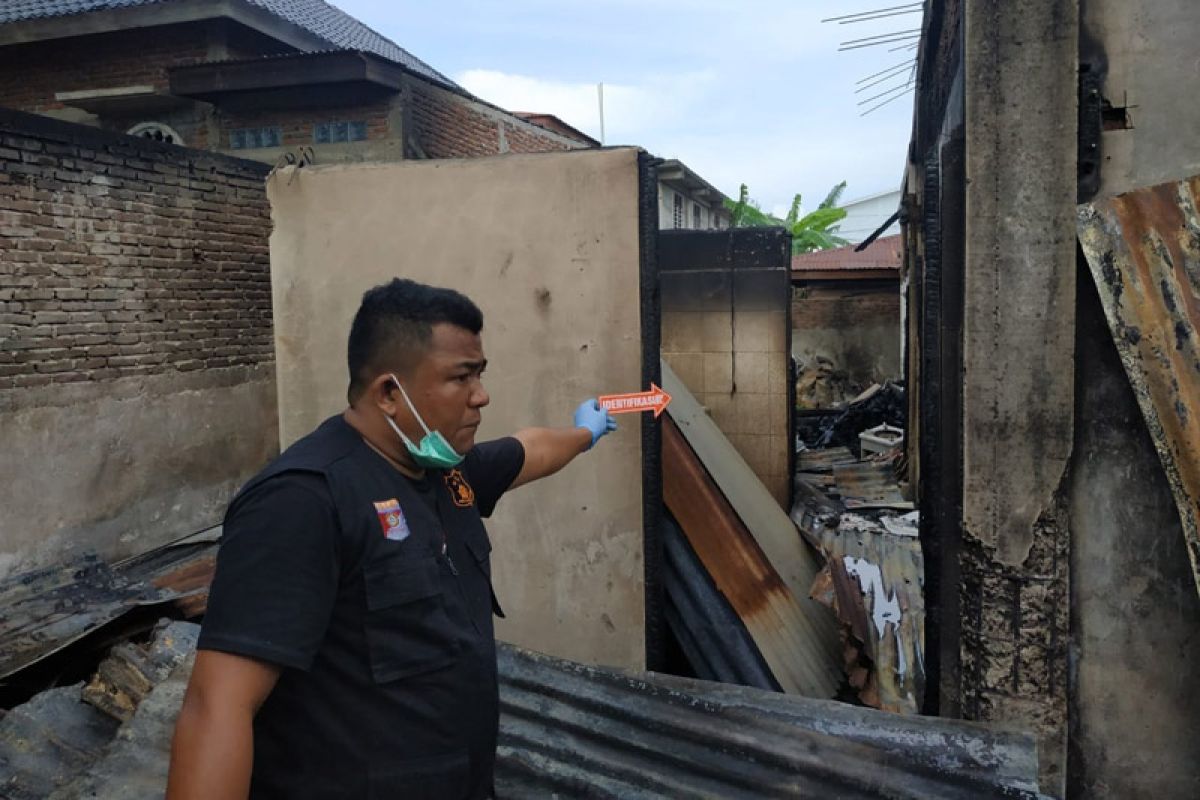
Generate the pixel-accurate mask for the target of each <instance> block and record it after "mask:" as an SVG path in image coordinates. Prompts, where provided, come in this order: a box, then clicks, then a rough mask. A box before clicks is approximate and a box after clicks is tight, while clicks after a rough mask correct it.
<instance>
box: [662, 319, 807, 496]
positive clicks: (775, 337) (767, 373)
mask: <svg viewBox="0 0 1200 800" xmlns="http://www.w3.org/2000/svg"><path fill="white" fill-rule="evenodd" d="M787 328H788V318H787V313H786V312H785V311H757V310H756V311H737V310H734V311H664V312H663V317H662V354H663V358H665V359H666V361H667V363H668V364H670V365H671V369H673V370H675V372H676V374H677V375H678V376H679V379H680V380H681V381H683V383H684V384H685V385H686V386H687V387H688V388H689V389H690V390H691V391H692V394H694V395H695V396H696V399H697V400H699V401H700V403H701V404H702V405H704V406H705V407H706V408H707V409H708V412H709V414H710V415H711V416H712V418H713V421H714V422H716V423H717V427H719V428H720V429H721V431H722V432H723V433H724V434H725V435H726V436H727V437H729V440H730V441H731V442H732V443H733V446H734V447H735V448H737V451H738V452H739V453H740V454H741V455H742V457H743V458H744V459H746V463H747V464H749V465H750V468H751V469H753V470H754V473H755V474H756V475H758V477H759V479H760V480H762V482H763V483H764V484H765V485H766V487H767V488H768V489H769V490H770V491H771V494H772V495H773V496H774V497H775V499H776V500H778V501H779V503H780V505H781V506H786V504H787V501H788V481H789V476H788V446H789V435H788V386H787V376H788V352H787Z"/></svg>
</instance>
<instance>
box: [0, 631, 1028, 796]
mask: <svg viewBox="0 0 1200 800" xmlns="http://www.w3.org/2000/svg"><path fill="white" fill-rule="evenodd" d="M172 630H174V634H173V635H175V637H176V639H178V640H179V641H185V640H187V641H192V640H194V637H195V631H196V626H194V625H188V624H187V623H175V624H174V625H173V626H172V628H171V629H168V631H172ZM191 665H192V659H191V658H190V657H189V658H185V660H184V661H183V662H182V663H180V664H179V666H177V667H176V668H175V669H174V670H173V671H172V672H171V673H170V675H169V676H168V677H167V678H166V679H165V680H162V681H161V682H159V683H158V684H157V685H156V686H155V687H154V689H153V690H152V691H151V692H150V693H149V695H148V696H147V697H146V699H145V700H144V701H143V702H142V703H141V704H140V705H139V707H138V709H137V713H136V714H135V715H134V716H133V718H132V719H131V720H130V721H129V722H127V723H125V724H124V725H123V726H122V727H121V728H120V730H119V732H118V731H116V729H115V724H114V723H113V722H112V721H111V720H109V719H108V718H107V717H105V716H104V715H102V714H100V713H99V712H97V711H96V710H95V709H92V708H90V707H89V706H86V705H84V704H81V703H79V702H78V700H77V698H78V692H79V689H78V687H68V688H65V689H55V690H51V691H49V692H45V693H43V694H42V695H39V696H38V697H36V698H34V700H33V701H31V702H30V703H29V704H26V706H23V707H21V708H19V709H16V710H14V711H13V712H12V713H10V714H9V715H8V717H7V718H6V719H5V720H0V748H2V747H3V743H4V736H5V735H6V733H7V732H8V731H10V730H12V729H14V728H19V726H20V725H24V724H26V722H25V721H26V720H27V719H30V718H33V719H35V720H42V722H39V723H38V725H37V726H35V727H34V729H33V734H34V736H33V737H32V738H30V737H26V739H24V740H22V741H24V742H25V744H26V749H29V744H33V745H35V749H39V754H38V756H37V757H36V758H27V759H26V760H25V762H24V765H25V766H27V767H29V768H30V769H27V770H25V771H24V772H23V773H22V777H21V779H20V780H19V781H9V783H8V784H7V785H5V786H4V788H5V789H6V790H9V789H11V787H13V786H17V787H22V791H23V792H24V793H16V794H13V796H14V797H17V798H20V800H25V798H33V797H47V796H49V797H50V798H52V800H82V799H83V798H104V799H106V800H151V799H152V798H161V797H162V794H163V790H164V788H165V780H166V774H167V768H168V764H169V758H170V754H169V749H170V742H171V731H172V728H173V725H174V721H175V718H176V716H177V715H178V711H179V707H180V704H181V702H182V699H183V694H184V689H185V687H186V685H187V680H188V677H189V674H190V670H191ZM498 667H499V674H500V706H501V716H500V740H499V746H498V748H497V767H496V785H497V796H498V797H502V798H527V797H529V798H533V797H537V798H555V797H563V798H568V797H569V798H576V797H588V798H614V799H615V798H621V800H626V799H629V798H676V797H689V798H691V797H695V798H751V797H753V798H759V797H844V798H853V797H863V798H879V797H890V798H938V797H945V798H983V797H1037V796H1038V795H1037V793H1036V775H1037V751H1036V744H1035V740H1034V738H1033V737H1032V736H1030V735H1026V734H1021V733H1013V732H1006V731H998V730H992V729H990V728H988V727H985V726H981V725H973V724H970V723H963V722H956V721H950V720H938V719H927V718H910V717H900V716H897V715H893V714H885V713H883V712H878V711H872V710H870V709H865V708H857V707H854V706H848V705H844V704H840V703H835V702H830V701H820V700H811V699H808V698H800V697H795V696H788V695H782V694H778V693H775V692H764V691H761V690H758V689H751V688H746V687H738V686H730V685H728V684H720V683H709V682H706V681H696V680H688V679H683V678H674V677H670V676H664V675H656V674H653V673H633V674H631V673H624V672H618V671H616V670H610V669H604V668H599V667H588V666H584V665H581V664H575V663H571V662H568V661H562V660H560V659H555V658H551V657H549V656H543V655H539V654H536V653H531V652H528V651H524V650H520V649H518V648H514V647H511V646H508V645H503V644H501V645H500V646H499V654H498ZM52 705H54V706H55V708H54V710H53V712H52V713H47V712H46V710H45V709H46V708H48V707H49V706H52ZM47 719H49V720H51V721H52V723H51V724H45V723H44V720H47ZM88 726H91V730H86V731H84V732H83V733H80V732H79V731H80V729H81V727H82V728H87V727H88ZM73 731H74V732H73ZM55 737H58V738H59V739H61V740H62V742H64V743H67V744H69V745H70V747H61V748H57V749H47V748H44V747H42V745H43V744H44V743H45V742H49V741H51V740H54V739H55ZM3 753H4V751H3V750H2V749H0V757H3ZM3 763H5V762H0V764H3ZM38 781H40V782H38ZM56 787H57V788H56ZM35 789H36V791H38V792H41V793H40V794H35V793H31V791H26V790H35Z"/></svg>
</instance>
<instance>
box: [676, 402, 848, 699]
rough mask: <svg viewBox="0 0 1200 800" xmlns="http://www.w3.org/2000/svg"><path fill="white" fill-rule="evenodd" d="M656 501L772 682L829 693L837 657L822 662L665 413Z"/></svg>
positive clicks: (766, 564) (784, 593)
mask: <svg viewBox="0 0 1200 800" xmlns="http://www.w3.org/2000/svg"><path fill="white" fill-rule="evenodd" d="M663 500H664V501H665V502H666V505H667V508H668V509H670V511H671V515H672V516H673V517H674V518H675V519H676V520H677V521H678V522H679V526H680V528H681V529H682V530H683V533H684V535H685V536H686V537H687V540H688V542H689V543H690V544H691V546H692V548H693V549H694V550H695V552H696V555H697V556H699V558H700V561H701V563H702V564H703V565H704V568H705V570H706V571H707V572H708V574H709V575H711V576H712V579H713V583H715V584H716V586H717V588H718V589H719V590H720V592H721V594H723V595H724V596H725V597H726V598H727V599H728V600H729V604H730V605H731V606H732V607H733V610H734V611H735V612H736V613H737V615H738V617H739V618H740V619H741V620H742V623H743V624H744V625H745V626H746V630H747V631H748V632H749V633H750V636H751V638H753V639H754V643H755V644H756V645H757V647H758V650H759V652H760V653H762V657H763V660H764V661H766V663H767V666H768V667H769V668H770V670H771V675H772V677H774V679H775V680H776V681H777V682H778V684H779V686H780V687H781V688H782V689H783V690H784V691H785V692H794V693H798V694H804V695H808V696H810V697H833V695H834V692H835V691H836V690H837V684H836V682H835V679H834V675H835V674H836V670H837V665H836V662H834V663H829V661H828V660H825V661H823V659H826V655H825V653H823V652H821V651H819V650H814V648H813V647H812V645H811V642H810V641H808V640H806V638H805V636H804V634H805V632H806V629H807V622H808V620H806V618H805V612H804V609H802V608H801V607H800V604H799V603H798V602H797V598H796V596H795V595H794V594H793V593H792V592H791V591H790V590H789V589H788V587H787V586H786V585H784V583H783V581H782V580H781V579H780V577H779V573H778V572H777V571H776V570H775V568H774V567H773V566H772V564H771V562H770V561H769V560H768V559H767V557H766V555H765V554H764V553H763V552H762V549H761V548H760V547H759V546H758V543H757V542H756V541H755V539H754V537H753V536H752V535H751V534H750V532H749V531H748V530H747V529H746V526H745V524H743V522H742V520H741V518H740V517H739V516H738V515H737V514H736V513H735V512H734V510H733V509H732V508H731V507H730V505H729V503H728V501H727V500H726V499H725V497H724V496H723V495H722V494H721V492H720V490H719V489H717V487H716V486H715V485H714V484H713V482H712V480H711V479H710V478H709V476H708V474H707V473H706V472H705V470H704V467H703V466H702V465H701V464H700V461H699V459H698V458H697V457H696V454H695V453H694V452H693V451H692V449H691V448H690V447H689V446H688V443H687V442H686V441H684V438H683V435H682V434H681V433H680V432H679V430H678V428H676V426H675V424H674V422H672V421H671V419H670V418H668V417H664V418H663ZM793 535H796V534H794V533H793ZM797 538H799V537H798V536H797ZM818 613H822V614H825V612H824V610H823V609H818ZM826 616H828V615H827V614H826Z"/></svg>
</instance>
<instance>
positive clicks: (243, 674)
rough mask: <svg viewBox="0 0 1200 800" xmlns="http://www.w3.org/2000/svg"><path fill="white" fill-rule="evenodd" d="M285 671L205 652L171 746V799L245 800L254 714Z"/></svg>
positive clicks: (251, 761)
mask: <svg viewBox="0 0 1200 800" xmlns="http://www.w3.org/2000/svg"><path fill="white" fill-rule="evenodd" d="M279 672H280V668H279V667H277V666H275V665H273V664H268V663H267V662H265V661H258V660H256V659H253V658H246V657H244V656H236V655H232V654H230V653H222V652H219V651H216V650H200V651H198V652H197V653H196V665H195V667H194V668H193V669H192V677H191V680H190V681H188V688H187V693H186V694H185V695H184V698H183V707H182V708H181V709H180V711H179V719H178V720H177V721H176V723H175V738H174V740H173V741H172V742H171V771H170V773H169V776H168V778H167V800H206V799H207V798H216V799H217V800H226V799H228V800H234V798H236V799H237V800H244V798H245V797H246V796H247V795H249V793H250V772H251V767H252V766H253V764H254V715H255V714H257V713H258V709H259V707H261V706H262V704H263V701H264V700H266V699H267V695H269V694H270V693H271V690H272V689H273V688H275V682H276V681H277V680H278V679H279Z"/></svg>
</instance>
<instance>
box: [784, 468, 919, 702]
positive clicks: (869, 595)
mask: <svg viewBox="0 0 1200 800" xmlns="http://www.w3.org/2000/svg"><path fill="white" fill-rule="evenodd" d="M796 489H797V500H796V504H795V506H794V507H793V508H792V519H793V521H794V522H795V523H796V525H797V527H799V528H800V530H801V532H802V533H803V534H804V536H805V538H806V539H808V540H809V541H810V542H812V544H813V545H814V546H815V547H816V548H817V549H818V550H820V551H821V552H822V553H823V554H824V555H825V557H826V558H827V559H828V561H827V563H826V565H825V569H824V570H822V572H821V575H820V576H818V578H817V580H816V581H814V583H813V590H812V594H813V596H814V597H815V598H817V599H818V600H820V601H821V602H822V603H824V604H826V605H828V606H829V607H830V608H831V609H833V611H834V613H835V614H836V615H837V617H838V619H839V620H840V621H841V623H842V637H843V641H844V642H845V645H846V647H845V649H844V651H843V652H844V655H845V659H846V661H845V667H846V671H847V674H849V676H850V684H851V686H853V687H854V688H855V689H857V690H858V694H859V698H860V699H861V700H862V701H863V702H864V703H866V704H867V705H870V706H873V707H875V708H882V709H884V710H887V711H894V712H899V713H906V714H915V713H917V710H918V709H919V708H920V704H921V699H922V696H923V693H924V691H925V657H924V651H925V598H924V585H925V568H924V560H923V557H922V554H921V543H920V540H919V539H918V538H917V536H916V528H915V527H914V526H912V525H910V524H903V525H902V524H897V522H896V521H897V520H899V516H900V515H898V514H896V513H895V512H889V511H864V512H861V513H855V512H851V511H847V510H846V508H845V506H843V505H842V504H840V503H838V502H836V501H834V500H831V499H830V498H829V497H827V496H825V495H824V494H822V493H821V492H820V491H819V490H818V489H817V488H815V487H812V486H808V485H805V484H804V483H803V482H802V481H800V482H798V483H797V487H796ZM910 531H911V533H910Z"/></svg>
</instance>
